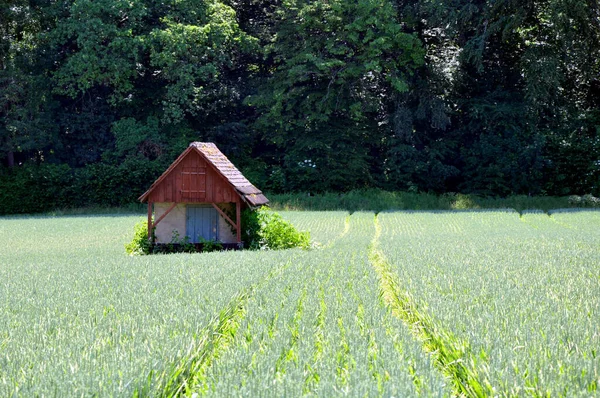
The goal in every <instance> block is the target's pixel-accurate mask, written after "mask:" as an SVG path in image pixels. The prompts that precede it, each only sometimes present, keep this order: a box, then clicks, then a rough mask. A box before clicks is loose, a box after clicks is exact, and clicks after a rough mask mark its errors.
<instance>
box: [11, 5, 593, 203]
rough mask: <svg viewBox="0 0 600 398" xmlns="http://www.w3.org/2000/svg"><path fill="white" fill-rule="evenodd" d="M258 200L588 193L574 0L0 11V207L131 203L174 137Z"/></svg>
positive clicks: (582, 36) (589, 105)
mask: <svg viewBox="0 0 600 398" xmlns="http://www.w3.org/2000/svg"><path fill="white" fill-rule="evenodd" d="M203 140H205V141H213V142H215V143H216V144H217V145H218V146H219V147H220V148H221V149H222V150H223V151H224V153H225V154H226V155H227V156H228V157H230V158H231V160H232V161H233V162H234V163H235V164H236V165H237V166H238V167H239V168H240V169H241V170H242V171H243V172H244V174H245V175H246V176H247V177H249V179H250V180H251V181H253V182H254V183H255V184H256V185H258V186H259V187H260V188H262V189H264V190H269V191H272V192H292V191H311V192H326V191H343V192H347V191H350V190H352V189H364V188H370V187H376V188H384V189H387V190H405V191H410V192H419V191H421V192H430V193H445V192H461V193H465V194H477V195H487V196H506V195H512V194H518V195H584V194H594V195H596V196H598V195H599V194H600V6H599V5H598V2H597V1H591V0H561V1H547V0H531V1H514V0H498V1H493V2H481V1H472V0H452V1H450V0H443V1H437V2H431V1H423V0H395V1H394V0H386V1H383V2H382V1H374V0H359V1H351V2H348V1H342V0H333V1H328V2H322V1H314V0H242V1H236V2H228V1H222V0H184V1H181V0H177V1H175V0H166V1H161V2H150V1H146V0H132V1H129V2H118V1H115V0H79V1H77V2H75V1H73V0H68V1H61V2H56V1H47V0H41V1H24V0H11V1H2V0H0V212H2V213H18V212H37V211H44V210H49V209H52V208H56V207H76V206H91V205H103V206H114V205H123V204H127V203H131V202H133V201H135V199H136V198H137V196H139V195H140V194H141V193H142V192H143V191H144V190H145V189H146V188H147V187H148V185H149V184H150V183H151V182H152V181H153V180H154V179H155V178H156V177H158V175H159V174H160V173H161V172H162V171H163V170H164V168H165V167H166V166H167V165H168V164H169V163H170V162H172V161H173V160H174V159H175V157H176V156H177V155H178V154H179V153H180V152H181V151H182V150H183V149H184V148H185V147H186V146H187V144H188V143H189V142H190V141H203Z"/></svg>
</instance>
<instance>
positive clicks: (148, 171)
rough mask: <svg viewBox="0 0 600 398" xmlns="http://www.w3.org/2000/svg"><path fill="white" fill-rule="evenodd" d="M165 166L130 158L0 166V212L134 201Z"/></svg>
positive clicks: (8, 212) (27, 211) (10, 212)
mask: <svg viewBox="0 0 600 398" xmlns="http://www.w3.org/2000/svg"><path fill="white" fill-rule="evenodd" d="M166 167H167V165H165V164H161V163H159V162H148V161H147V160H142V159H130V160H127V161H125V162H123V163H121V164H119V165H111V164H104V163H96V164H92V165H89V166H87V167H83V168H76V169H75V168H71V167H69V166H68V165H65V164H61V165H55V164H42V165H39V166H38V165H25V166H20V167H15V168H13V169H10V170H8V169H5V168H0V214H28V213H40V212H47V211H51V210H55V209H67V208H81V207H93V206H99V207H115V206H117V207H118V206H126V205H129V204H131V203H135V202H136V201H137V198H138V197H139V196H140V195H141V194H142V193H144V192H145V190H146V189H148V187H149V186H150V185H151V184H152V183H153V182H154V181H155V179H156V178H157V177H158V176H159V175H160V174H161V173H162V172H163V171H164V170H165V169H166Z"/></svg>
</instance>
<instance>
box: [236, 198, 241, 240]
mask: <svg viewBox="0 0 600 398" xmlns="http://www.w3.org/2000/svg"><path fill="white" fill-rule="evenodd" d="M235 217H236V220H235V221H236V230H237V241H238V243H242V204H241V203H240V198H237V200H236V201H235Z"/></svg>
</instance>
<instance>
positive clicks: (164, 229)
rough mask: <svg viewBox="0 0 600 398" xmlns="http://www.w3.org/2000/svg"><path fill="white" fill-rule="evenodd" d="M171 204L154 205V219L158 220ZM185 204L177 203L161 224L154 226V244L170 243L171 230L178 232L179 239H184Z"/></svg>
mask: <svg viewBox="0 0 600 398" xmlns="http://www.w3.org/2000/svg"><path fill="white" fill-rule="evenodd" d="M171 205H172V203H155V204H154V219H155V220H158V218H159V217H160V216H162V215H163V214H164V213H165V212H166V211H167V210H168V209H169V207H171ZM185 217H186V213H185V203H179V204H178V205H177V206H176V207H175V208H174V209H173V210H171V212H170V213H169V214H167V216H166V217H165V218H163V219H162V221H161V222H159V223H158V225H157V226H156V231H155V234H156V243H170V242H171V239H172V238H173V230H176V231H177V232H179V238H180V239H183V238H184V237H185V233H186V231H185Z"/></svg>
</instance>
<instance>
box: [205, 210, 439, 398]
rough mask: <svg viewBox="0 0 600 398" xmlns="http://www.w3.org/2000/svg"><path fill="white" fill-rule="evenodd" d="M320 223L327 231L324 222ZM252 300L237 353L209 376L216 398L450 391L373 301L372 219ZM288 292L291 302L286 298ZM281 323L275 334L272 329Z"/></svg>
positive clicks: (363, 219)
mask: <svg viewBox="0 0 600 398" xmlns="http://www.w3.org/2000/svg"><path fill="white" fill-rule="evenodd" d="M323 222H328V220H327V219H325V218H324V219H323ZM349 222H350V225H349V228H348V231H347V232H346V233H345V234H344V235H343V236H342V237H340V238H339V239H338V240H336V241H335V243H334V244H333V245H332V246H331V247H330V248H327V249H324V250H313V251H311V252H309V254H308V255H307V256H306V257H305V258H304V259H303V260H302V261H299V262H297V263H295V264H292V266H290V267H289V268H288V269H287V270H286V272H285V273H283V274H282V277H281V278H280V279H273V280H272V281H271V283H270V284H268V285H265V287H264V289H263V290H262V291H257V292H256V294H255V295H254V296H253V297H252V299H251V300H250V302H249V306H248V315H247V316H246V317H245V319H244V321H243V324H242V326H241V328H240V330H239V333H238V334H237V336H236V339H235V340H236V342H235V348H233V349H232V350H230V351H229V352H228V355H224V356H223V357H221V358H220V359H219V360H217V361H215V362H214V363H213V364H212V366H211V369H210V370H209V371H208V372H207V383H208V387H207V388H205V389H198V392H203V393H206V394H207V395H211V396H212V395H217V396H248V395H252V396H265V395H267V396H299V395H303V394H311V395H318V396H332V395H361V396H362V395H376V396H392V395H393V396H443V395H444V394H446V393H448V392H449V390H448V389H447V387H446V381H445V380H444V378H443V377H442V376H441V374H440V373H439V372H437V371H436V370H435V369H434V368H433V366H432V364H431V362H430V360H429V357H428V356H427V354H425V353H424V352H423V351H422V350H421V348H420V346H419V345H418V343H416V342H415V341H413V340H412V338H411V335H410V332H409V331H408V329H407V328H406V327H405V326H404V325H403V324H402V323H401V322H400V321H398V320H397V319H395V318H394V317H393V316H392V315H391V313H389V312H388V311H386V309H385V308H384V306H383V304H382V303H381V301H380V300H379V289H378V285H377V281H376V276H375V273H374V272H373V270H372V269H371V268H370V265H369V263H368V258H367V248H368V245H369V242H370V237H372V234H374V225H373V215H372V214H355V215H353V216H352V217H350V221H349ZM290 288H291V292H289V291H288V290H289V289H290ZM272 319H277V323H276V324H277V326H276V327H274V328H271V327H270V326H269V325H270V323H271V322H270V320H272Z"/></svg>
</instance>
